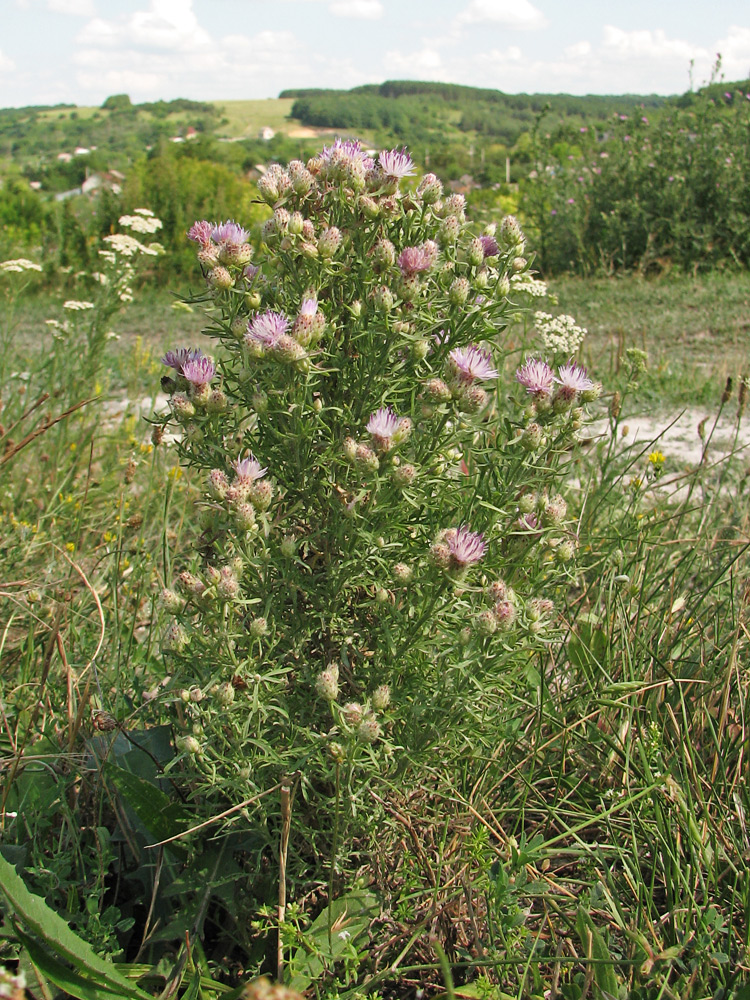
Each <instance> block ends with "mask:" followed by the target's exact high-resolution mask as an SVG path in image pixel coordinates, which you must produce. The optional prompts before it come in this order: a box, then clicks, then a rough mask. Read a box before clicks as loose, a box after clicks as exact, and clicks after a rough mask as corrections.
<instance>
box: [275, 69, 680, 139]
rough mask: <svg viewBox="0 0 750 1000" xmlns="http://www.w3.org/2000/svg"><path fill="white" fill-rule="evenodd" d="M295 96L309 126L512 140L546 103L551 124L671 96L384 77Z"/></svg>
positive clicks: (296, 111)
mask: <svg viewBox="0 0 750 1000" xmlns="http://www.w3.org/2000/svg"><path fill="white" fill-rule="evenodd" d="M279 96H280V97H283V98H291V99H293V100H294V104H293V106H292V117H294V118H296V119H298V120H299V121H301V122H302V123H303V124H305V125H310V126H315V127H324V128H326V127H327V128H341V129H373V130H386V131H388V132H390V133H392V134H393V135H395V136H397V137H399V138H404V139H406V138H407V137H409V138H410V139H411V141H412V142H413V141H414V140H415V139H417V138H427V136H428V135H429V133H430V132H431V131H432V130H434V129H438V128H440V127H442V126H444V125H446V124H449V125H450V126H452V128H453V129H458V130H459V131H460V132H471V133H474V134H476V135H480V136H487V137H492V138H494V139H496V140H499V141H500V142H503V143H505V144H506V145H513V144H514V143H515V142H516V141H517V139H518V137H519V136H520V135H521V133H523V132H528V131H530V129H531V128H532V127H533V123H534V120H535V119H536V117H537V116H538V115H539V114H540V112H542V111H544V110H545V109H546V110H547V112H548V115H549V117H548V119H547V121H548V124H552V125H554V124H555V123H563V122H567V123H573V122H574V121H580V122H584V121H592V120H604V119H606V118H608V117H610V116H611V115H612V114H617V113H626V112H628V111H630V110H632V108H633V107H634V105H639V106H642V107H644V108H649V109H656V108H659V107H662V106H663V105H664V104H665V103H666V102H667V101H668V100H669V98H665V97H661V96H659V95H657V94H648V95H643V94H619V95H616V96H610V95H605V96H602V95H598V94H587V95H585V96H573V95H571V94H505V93H503V92H502V91H499V90H488V89H483V88H478V87H465V86H461V85H459V84H452V83H429V82H421V81H416V80H387V81H386V82H385V83H382V84H367V85H365V86H361V87H354V88H353V89H352V90H323V89H319V88H307V89H296V90H284V91H282V93H281V94H280V95H279Z"/></svg>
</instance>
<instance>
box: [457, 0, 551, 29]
mask: <svg viewBox="0 0 750 1000" xmlns="http://www.w3.org/2000/svg"><path fill="white" fill-rule="evenodd" d="M484 23H490V24H502V25H504V26H505V27H507V28H544V27H546V25H547V23H548V22H547V18H546V17H545V16H544V14H542V12H541V11H540V10H538V9H537V8H536V7H535V6H534V5H533V4H532V3H530V2H529V0H471V3H470V4H469V6H468V7H467V8H466V9H465V10H462V11H461V13H460V14H458V15H457V17H456V18H455V21H454V24H455V25H456V26H457V27H462V26H464V25H466V24H484Z"/></svg>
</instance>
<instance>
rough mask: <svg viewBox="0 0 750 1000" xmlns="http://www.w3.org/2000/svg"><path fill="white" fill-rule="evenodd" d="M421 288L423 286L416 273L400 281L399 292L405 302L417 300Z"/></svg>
mask: <svg viewBox="0 0 750 1000" xmlns="http://www.w3.org/2000/svg"><path fill="white" fill-rule="evenodd" d="M421 290H422V286H421V284H420V282H419V277H418V276H417V275H416V274H412V275H410V276H409V277H406V278H402V279H401V281H400V282H399V283H398V294H399V295H400V296H401V298H402V299H403V301H404V302H416V300H417V299H418V298H419V293H420V292H421Z"/></svg>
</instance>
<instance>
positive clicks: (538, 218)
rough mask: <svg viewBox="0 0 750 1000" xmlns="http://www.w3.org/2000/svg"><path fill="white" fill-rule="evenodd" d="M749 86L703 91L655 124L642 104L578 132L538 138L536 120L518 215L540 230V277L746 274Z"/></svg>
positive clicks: (672, 106)
mask: <svg viewBox="0 0 750 1000" xmlns="http://www.w3.org/2000/svg"><path fill="white" fill-rule="evenodd" d="M727 86H729V87H730V89H729V90H725V88H726V87H727ZM748 89H749V88H748V84H747V83H743V82H740V83H737V84H730V85H722V88H721V94H718V93H717V92H716V88H708V89H706V90H704V91H702V92H700V93H698V94H693V95H691V96H690V100H689V101H672V102H670V103H669V104H667V105H666V106H665V107H664V108H663V109H661V110H660V111H658V112H657V113H656V114H654V115H652V114H651V113H650V112H648V113H647V109H646V107H645V106H641V107H639V108H636V109H634V110H633V111H632V112H630V113H629V114H627V115H622V114H617V115H615V116H614V117H613V118H611V119H610V122H609V123H608V124H607V125H606V126H603V125H601V124H590V123H589V124H588V125H587V126H582V127H581V128H580V129H579V130H576V133H577V134H575V133H574V132H571V130H570V129H565V128H552V129H551V131H549V132H547V131H546V130H547V129H548V128H549V125H547V123H545V122H544V121H542V122H541V123H540V124H539V126H538V127H537V130H536V136H537V140H538V142H537V147H536V149H535V152H534V171H533V175H532V176H531V178H530V180H529V181H527V182H525V183H524V185H523V203H522V211H523V212H524V214H525V215H526V216H527V217H529V218H530V219H532V220H533V222H534V226H535V227H536V230H537V232H538V236H539V262H540V264H541V266H542V267H543V269H544V270H545V271H549V272H555V271H562V270H571V271H574V272H577V273H580V274H590V273H592V272H594V271H597V270H599V269H605V270H606V271H607V272H608V273H612V272H614V271H616V270H622V269H637V270H639V271H641V272H643V273H648V272H650V271H653V270H656V271H659V270H664V269H668V268H670V267H676V268H679V269H681V270H685V271H687V270H693V271H697V270H705V269H710V268H712V267H715V266H742V267H746V266H747V265H748V262H750V243H749V242H748V233H747V226H746V224H745V218H746V215H747V206H746V204H745V200H744V194H743V192H744V191H745V190H746V189H747V183H748V178H749V177H750V101H748V99H747V97H746V93H747V92H748ZM543 132H544V133H545V134H544V135H542V133H543Z"/></svg>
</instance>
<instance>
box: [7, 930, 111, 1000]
mask: <svg viewBox="0 0 750 1000" xmlns="http://www.w3.org/2000/svg"><path fill="white" fill-rule="evenodd" d="M16 935H17V936H18V940H19V941H20V942H21V944H22V945H23V946H24V948H25V949H26V951H27V952H28V954H29V958H30V959H31V961H32V962H33V964H34V965H35V966H36V967H37V969H38V970H39V972H41V973H42V975H43V976H45V977H46V978H47V979H49V981H50V982H51V983H54V985H55V986H57V988H58V989H60V990H62V991H63V992H64V993H66V994H68V995H70V996H72V997H76V998H77V1000H117V998H119V997H122V996H123V994H122V992H121V991H117V992H115V991H112V990H109V989H102V988H101V987H100V986H98V985H97V984H96V983H92V982H91V981H90V980H88V979H85V978H84V977H83V976H81V975H79V973H77V972H76V971H75V970H74V969H71V968H69V967H68V966H67V965H63V964H62V962H58V960H57V959H56V958H55V957H54V956H53V955H52V954H51V952H49V951H47V950H46V949H45V948H43V947H41V946H40V945H39V944H37V942H36V941H34V940H33V938H30V937H29V936H28V935H26V934H24V933H23V931H21V930H19V929H18V928H16Z"/></svg>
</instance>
